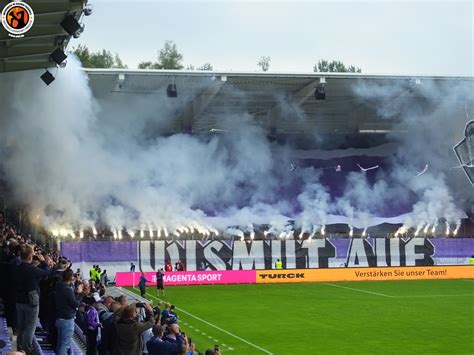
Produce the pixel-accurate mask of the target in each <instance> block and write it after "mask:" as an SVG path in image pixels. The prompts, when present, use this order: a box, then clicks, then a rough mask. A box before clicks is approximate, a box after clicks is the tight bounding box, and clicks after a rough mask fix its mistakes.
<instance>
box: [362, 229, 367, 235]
mask: <svg viewBox="0 0 474 355" xmlns="http://www.w3.org/2000/svg"><path fill="white" fill-rule="evenodd" d="M366 234H367V227H365V228H364V230H363V231H362V236H363V237H365V236H366Z"/></svg>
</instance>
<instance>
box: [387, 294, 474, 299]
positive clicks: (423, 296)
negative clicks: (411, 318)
mask: <svg viewBox="0 0 474 355" xmlns="http://www.w3.org/2000/svg"><path fill="white" fill-rule="evenodd" d="M467 296H471V297H472V296H474V293H466V294H464V295H462V294H461V295H413V296H394V297H396V298H413V297H418V298H426V297H467Z"/></svg>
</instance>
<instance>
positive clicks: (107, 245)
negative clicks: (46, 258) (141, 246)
mask: <svg viewBox="0 0 474 355" xmlns="http://www.w3.org/2000/svg"><path fill="white" fill-rule="evenodd" d="M61 254H62V255H64V256H65V257H67V258H69V259H70V260H71V261H72V262H73V263H75V262H82V261H83V262H93V263H94V262H95V263H100V262H107V261H115V262H116V261H128V262H132V261H134V262H136V261H137V242H135V241H87V242H85V241H81V242H62V243H61Z"/></svg>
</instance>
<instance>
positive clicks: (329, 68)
mask: <svg viewBox="0 0 474 355" xmlns="http://www.w3.org/2000/svg"><path fill="white" fill-rule="evenodd" d="M313 71H314V72H320V73H361V72H362V70H361V69H360V68H359V67H355V66H354V65H349V66H346V65H345V64H344V63H343V62H341V61H338V60H331V61H328V60H326V59H321V60H320V61H319V62H318V64H315V65H314V67H313Z"/></svg>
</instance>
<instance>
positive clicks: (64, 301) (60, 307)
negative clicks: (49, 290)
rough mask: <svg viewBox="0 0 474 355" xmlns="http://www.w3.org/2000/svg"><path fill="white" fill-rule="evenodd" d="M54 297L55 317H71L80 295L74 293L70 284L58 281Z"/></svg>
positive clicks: (77, 305)
mask: <svg viewBox="0 0 474 355" xmlns="http://www.w3.org/2000/svg"><path fill="white" fill-rule="evenodd" d="M54 298H55V301H56V319H57V318H61V319H73V318H74V317H75V315H76V310H77V307H79V304H80V301H81V296H80V295H79V294H76V293H74V291H73V289H72V287H71V286H68V285H66V284H65V283H64V282H58V283H57V284H56V293H55V294H54Z"/></svg>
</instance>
